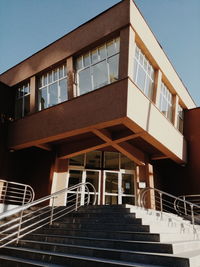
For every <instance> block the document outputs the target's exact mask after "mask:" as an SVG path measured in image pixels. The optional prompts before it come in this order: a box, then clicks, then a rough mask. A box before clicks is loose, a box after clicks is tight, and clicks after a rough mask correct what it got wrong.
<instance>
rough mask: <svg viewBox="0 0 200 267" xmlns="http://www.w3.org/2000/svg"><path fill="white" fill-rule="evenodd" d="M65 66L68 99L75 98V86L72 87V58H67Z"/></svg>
mask: <svg viewBox="0 0 200 267" xmlns="http://www.w3.org/2000/svg"><path fill="white" fill-rule="evenodd" d="M66 65H67V90H68V98H69V99H72V98H74V97H76V94H75V85H74V66H73V57H69V58H67V60H66Z"/></svg>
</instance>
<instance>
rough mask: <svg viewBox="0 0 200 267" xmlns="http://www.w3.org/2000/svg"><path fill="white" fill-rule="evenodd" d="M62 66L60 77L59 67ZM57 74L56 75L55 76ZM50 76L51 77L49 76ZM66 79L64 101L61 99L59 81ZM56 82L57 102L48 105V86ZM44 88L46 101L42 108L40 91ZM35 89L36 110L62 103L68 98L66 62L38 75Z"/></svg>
mask: <svg viewBox="0 0 200 267" xmlns="http://www.w3.org/2000/svg"><path fill="white" fill-rule="evenodd" d="M61 68H62V77H60V69H61ZM56 76H57V77H56ZM50 77H51V78H50ZM64 79H66V95H67V99H66V100H64V101H61V87H60V82H61V81H63V80H64ZM45 80H46V81H45ZM55 83H56V84H57V88H56V90H57V103H56V104H52V105H50V87H51V85H53V84H55ZM45 88H46V93H47V103H46V105H47V106H46V107H44V108H42V105H41V92H42V90H43V89H45ZM37 90H38V110H39V111H41V110H44V109H47V108H49V107H53V106H55V105H58V104H60V103H63V102H65V101H67V100H68V99H69V96H68V85H67V67H66V64H64V63H63V64H60V65H59V66H57V67H55V68H53V69H52V70H50V71H46V72H44V73H43V74H42V75H40V76H38V79H37Z"/></svg>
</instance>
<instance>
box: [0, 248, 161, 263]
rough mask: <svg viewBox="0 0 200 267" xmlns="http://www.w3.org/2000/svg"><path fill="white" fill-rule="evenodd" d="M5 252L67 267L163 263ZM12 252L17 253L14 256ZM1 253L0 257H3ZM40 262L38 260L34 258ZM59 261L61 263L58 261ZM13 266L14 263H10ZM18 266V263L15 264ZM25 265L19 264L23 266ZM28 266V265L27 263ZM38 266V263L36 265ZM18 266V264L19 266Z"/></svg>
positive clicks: (28, 251) (7, 250)
mask: <svg viewBox="0 0 200 267" xmlns="http://www.w3.org/2000/svg"><path fill="white" fill-rule="evenodd" d="M4 252H5V253H10V256H9V258H13V257H14V258H15V259H16V258H18V259H19V257H20V256H21V257H22V256H23V257H24V256H26V257H28V258H29V261H30V260H31V258H33V257H34V256H35V257H37V258H41V257H42V261H43V264H44V265H43V266H49V267H51V266H52V267H53V266H54V267H58V266H60V267H61V266H63V267H64V266H65V267H67V266H68V265H69V266H70V267H72V266H76V267H83V266H87V267H94V266H95V267H124V266H127V267H161V265H154V264H149V263H148V264H143V263H134V262H129V261H126V260H111V259H101V258H97V257H92V256H89V257H88V256H81V255H73V254H64V253H56V252H49V251H43V252H42V251H40V250H35V249H22V248H13V247H9V248H6V249H4ZM12 254H15V255H17V257H16V256H12ZM1 256H2V255H0V259H1ZM2 257H3V258H4V259H5V257H8V256H4V255H3V256H2ZM34 261H36V262H38V260H34ZM57 262H59V263H57ZM4 266H9V265H4ZM10 266H13V265H10ZM15 266H17V265H15ZM21 266H23V265H19V267H21ZM25 266H26V265H25ZM33 266H35V265H33ZM36 266H37V265H36ZM17 267H18V266H17Z"/></svg>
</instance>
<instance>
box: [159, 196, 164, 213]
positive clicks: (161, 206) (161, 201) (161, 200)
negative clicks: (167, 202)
mask: <svg viewBox="0 0 200 267" xmlns="http://www.w3.org/2000/svg"><path fill="white" fill-rule="evenodd" d="M159 195H160V211H161V218H162V217H163V199H162V193H161V192H159Z"/></svg>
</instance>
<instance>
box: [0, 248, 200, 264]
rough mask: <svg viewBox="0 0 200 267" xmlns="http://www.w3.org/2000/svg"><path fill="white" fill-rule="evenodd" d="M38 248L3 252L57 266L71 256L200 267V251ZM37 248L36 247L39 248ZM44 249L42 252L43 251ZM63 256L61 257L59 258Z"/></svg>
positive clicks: (13, 249)
mask: <svg viewBox="0 0 200 267" xmlns="http://www.w3.org/2000/svg"><path fill="white" fill-rule="evenodd" d="M36 245H37V246H38V248H37V249H36V248H19V247H7V248H4V249H3V251H4V253H5V254H7V255H11V256H15V257H16V256H17V257H22V256H23V257H26V258H28V259H33V260H39V261H40V260H44V261H46V262H50V263H56V264H65V263H66V264H69V262H68V261H66V258H67V256H69V255H74V256H75V255H79V256H82V257H83V256H84V257H93V258H98V259H101V260H116V261H121V260H126V261H127V262H130V263H131V262H137V263H143V264H149V263H151V264H154V265H161V266H170V267H171V266H174V267H183V266H184V267H199V265H197V264H198V260H200V251H199V250H198V251H195V252H194V251H192V252H190V253H189V252H188V253H181V254H178V255H172V254H160V253H159V254H158V253H147V252H136V251H129V250H118V249H107V248H106V249H104V248H96V247H83V246H67V245H62V246H59V247H58V246H56V245H55V244H54V245H52V248H50V245H49V244H44V243H43V244H42V245H41V244H37V243H36ZM37 246H36V247H37ZM41 248H42V250H41ZM59 256H61V257H59ZM75 266H77V265H75Z"/></svg>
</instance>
